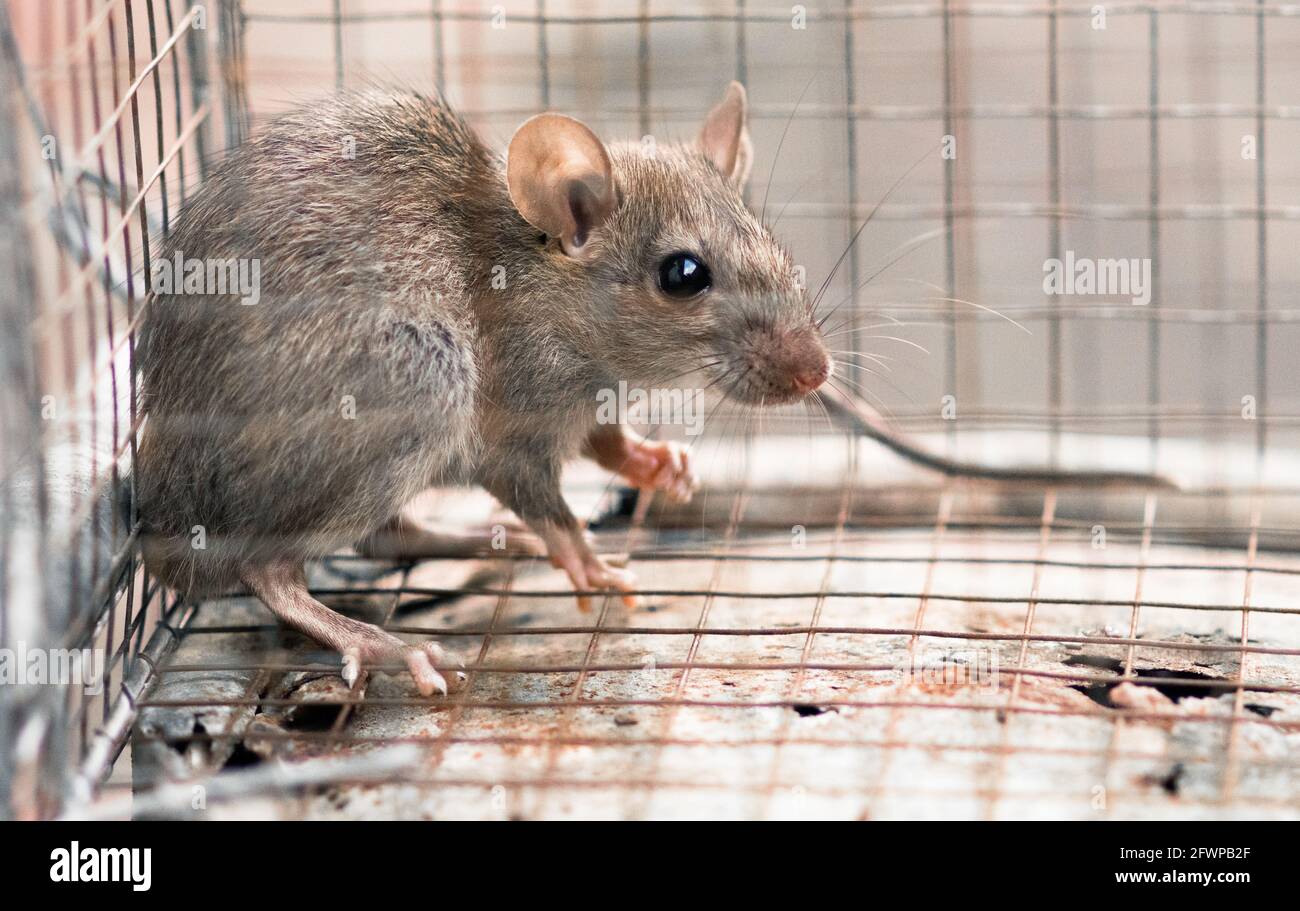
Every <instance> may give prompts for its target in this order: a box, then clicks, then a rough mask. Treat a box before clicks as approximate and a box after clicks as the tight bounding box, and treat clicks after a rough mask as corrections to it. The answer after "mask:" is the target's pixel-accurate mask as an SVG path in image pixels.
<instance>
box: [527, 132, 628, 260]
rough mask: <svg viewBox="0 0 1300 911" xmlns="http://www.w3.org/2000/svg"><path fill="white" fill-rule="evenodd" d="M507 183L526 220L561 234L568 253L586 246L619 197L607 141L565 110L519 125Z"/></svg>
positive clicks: (555, 234)
mask: <svg viewBox="0 0 1300 911" xmlns="http://www.w3.org/2000/svg"><path fill="white" fill-rule="evenodd" d="M506 185H507V187H508V188H509V190H510V199H511V201H512V202H514V204H515V208H516V209H518V210H519V214H520V215H522V216H523V217H524V220H525V221H527V222H528V223H529V224H530V225H532V226H533V227H534V228H537V229H538V230H540V231H545V232H546V233H547V234H549V235H550V236H552V237H558V238H559V239H560V245H561V246H562V247H563V248H564V252H565V253H567V254H568V255H569V256H577V255H578V254H580V253H581V252H582V248H583V246H584V245H585V244H586V243H587V240H588V238H589V237H590V236H591V232H592V231H593V230H595V229H596V228H599V227H600V226H601V224H603V223H604V221H605V219H606V218H608V217H609V215H610V213H611V212H613V211H614V204H615V200H616V198H617V197H616V194H615V190H614V175H613V173H612V169H611V166H610V163H609V153H608V152H607V151H605V145H604V143H602V142H601V141H600V140H599V139H597V138H596V134H595V133H593V132H591V130H589V129H587V127H585V126H584V125H583V124H581V123H579V122H578V121H576V120H574V119H573V118H572V117H565V116H564V115H563V114H538V115H537V116H536V117H531V118H529V119H528V120H526V121H525V122H524V124H523V126H521V127H520V128H519V129H518V130H516V131H515V135H514V138H513V139H511V140H510V149H509V151H508V152H507V153H506Z"/></svg>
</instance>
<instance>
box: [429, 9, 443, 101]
mask: <svg viewBox="0 0 1300 911" xmlns="http://www.w3.org/2000/svg"><path fill="white" fill-rule="evenodd" d="M429 2H430V6H429V12H430V14H431V15H432V16H433V84H434V86H435V87H436V88H437V89H438V94H439V95H442V96H446V94H447V44H446V38H445V37H444V35H443V31H444V23H443V16H442V0H429Z"/></svg>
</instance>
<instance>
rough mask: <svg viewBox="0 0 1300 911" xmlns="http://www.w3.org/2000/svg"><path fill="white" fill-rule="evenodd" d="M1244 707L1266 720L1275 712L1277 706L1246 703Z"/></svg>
mask: <svg viewBox="0 0 1300 911" xmlns="http://www.w3.org/2000/svg"><path fill="white" fill-rule="evenodd" d="M1245 707H1246V709H1248V710H1249V711H1252V712H1254V713H1255V714H1256V715H1259V716H1261V717H1263V718H1267V717H1268V716H1270V715H1272V714H1273V713H1274V712H1276V711H1277V706H1275V705H1259V704H1258V703H1251V702H1248V703H1246V706H1245Z"/></svg>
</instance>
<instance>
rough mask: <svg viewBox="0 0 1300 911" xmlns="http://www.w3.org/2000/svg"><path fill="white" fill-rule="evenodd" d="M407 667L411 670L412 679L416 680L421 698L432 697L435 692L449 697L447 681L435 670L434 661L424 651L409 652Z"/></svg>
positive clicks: (416, 649)
mask: <svg viewBox="0 0 1300 911" xmlns="http://www.w3.org/2000/svg"><path fill="white" fill-rule="evenodd" d="M406 667H407V668H408V669H409V670H410V672H411V678H412V679H413V680H415V686H416V689H418V690H419V691H420V695H421V696H432V695H433V691H434V690H437V691H438V692H440V693H442V695H444V696H446V695H447V681H446V680H444V679H443V677H442V674H439V673H438V672H437V671H436V670H435V669H434V667H433V661H432V660H431V659H430V658H429V654H428V652H426V651H425V650H424V649H420V648H413V649H410V650H408V651H407V652H406Z"/></svg>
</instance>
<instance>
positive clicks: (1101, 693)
mask: <svg viewBox="0 0 1300 911" xmlns="http://www.w3.org/2000/svg"><path fill="white" fill-rule="evenodd" d="M1076 657H1080V658H1086V657H1089V656H1083V655H1080V656H1076ZM1065 663H1066V664H1070V663H1072V662H1071V661H1066V662H1065ZM1073 663H1083V662H1073ZM1093 666H1096V665H1093ZM1133 670H1134V671H1135V672H1136V673H1137V675H1138V676H1139V677H1144V678H1146V679H1148V680H1151V679H1153V678H1154V679H1156V680H1160V681H1165V682H1161V683H1140V684H1137V685H1138V686H1149V687H1151V688H1152V689H1154V690H1156V691H1158V692H1160V693H1163V694H1164V695H1165V696H1168V697H1169V699H1170V700H1172V701H1173V702H1181V701H1182V700H1183V699H1186V698H1187V697H1188V696H1217V695H1219V694H1220V693H1221V692H1223V691H1222V690H1221V689H1220V688H1218V687H1211V686H1197V685H1196V683H1195V682H1192V681H1215V682H1222V681H1223V678H1222V677H1216V676H1214V675H1213V674H1202V673H1200V672H1198V671H1173V670H1168V669H1166V668H1159V667H1155V668H1134V669H1133ZM1179 681H1189V682H1186V683H1180V682H1179ZM1123 682H1124V681H1123V680H1114V681H1110V680H1106V681H1101V682H1097V683H1074V684H1071V685H1070V689H1072V690H1077V691H1078V692H1080V693H1083V695H1085V696H1087V697H1088V698H1089V699H1091V700H1092V701H1093V702H1095V703H1097V704H1098V705H1104V706H1106V708H1114V707H1115V705H1114V703H1112V702H1111V701H1110V691H1111V690H1113V689H1114V688H1115V687H1116V686H1118V685H1119V684H1121V683H1123Z"/></svg>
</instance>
